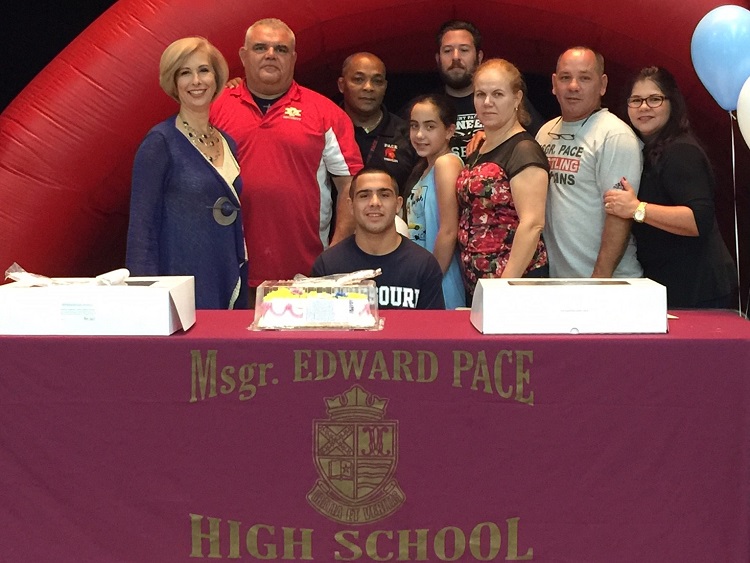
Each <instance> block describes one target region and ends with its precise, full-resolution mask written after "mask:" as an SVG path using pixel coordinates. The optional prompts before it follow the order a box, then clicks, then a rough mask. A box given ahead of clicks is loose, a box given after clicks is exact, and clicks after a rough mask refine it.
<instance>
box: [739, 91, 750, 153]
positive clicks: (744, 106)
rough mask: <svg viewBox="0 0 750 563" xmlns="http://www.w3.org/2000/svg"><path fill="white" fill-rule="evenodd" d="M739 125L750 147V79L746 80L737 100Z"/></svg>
mask: <svg viewBox="0 0 750 563" xmlns="http://www.w3.org/2000/svg"><path fill="white" fill-rule="evenodd" d="M737 123H739V125H740V132H741V133H742V136H743V137H744V138H745V142H746V143H747V146H748V147H750V77H748V79H747V80H745V84H744V85H743V86H742V89H741V90H740V97H739V99H738V100H737Z"/></svg>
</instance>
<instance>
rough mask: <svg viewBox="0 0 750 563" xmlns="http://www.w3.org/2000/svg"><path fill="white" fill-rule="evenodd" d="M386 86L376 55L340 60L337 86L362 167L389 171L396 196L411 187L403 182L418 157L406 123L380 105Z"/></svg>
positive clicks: (363, 54) (383, 66) (370, 54)
mask: <svg viewBox="0 0 750 563" xmlns="http://www.w3.org/2000/svg"><path fill="white" fill-rule="evenodd" d="M387 86H388V81H387V80H386V77H385V64H384V63H383V61H382V60H380V58H378V57H377V56H376V55H373V54H372V53H354V54H353V55H350V56H349V57H347V58H346V60H345V61H344V64H343V66H342V69H341V76H340V77H339V79H338V87H339V91H340V92H341V93H342V94H343V95H344V102H343V107H344V111H345V112H346V114H347V115H348V116H349V117H350V118H351V120H352V123H353V124H354V136H355V138H356V140H357V144H358V145H359V150H360V152H361V153H362V161H363V162H364V164H365V167H368V168H380V169H382V170H386V171H387V172H389V173H390V174H391V175H392V176H393V177H394V178H396V182H397V183H398V186H399V192H400V194H399V195H401V196H405V195H408V194H405V193H404V191H405V190H408V189H410V188H411V186H406V185H405V183H406V179H407V178H408V177H409V174H410V173H411V171H412V168H414V164H415V163H416V161H417V160H418V157H417V155H416V153H415V152H414V148H413V147H412V146H411V142H410V141H409V124H408V123H407V122H406V121H405V120H403V119H401V118H400V117H398V116H397V115H394V114H392V113H390V112H389V111H388V110H387V109H386V107H385V105H383V97H384V96H385V91H386V88H387Z"/></svg>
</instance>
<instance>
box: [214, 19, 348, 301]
mask: <svg viewBox="0 0 750 563" xmlns="http://www.w3.org/2000/svg"><path fill="white" fill-rule="evenodd" d="M240 59H242V64H243V66H244V68H245V80H243V82H242V85H241V86H240V87H239V88H231V89H226V90H225V91H224V92H223V93H222V94H221V96H220V97H219V98H218V99H217V100H216V101H215V102H214V104H213V106H212V108H211V121H212V123H213V124H214V125H215V126H216V127H219V128H221V129H223V130H224V131H226V132H227V133H228V134H229V135H230V136H231V137H232V138H233V139H234V140H235V141H236V142H237V151H238V154H239V160H240V163H239V164H240V173H241V175H242V181H243V184H244V187H243V190H242V196H241V198H240V201H241V204H242V218H243V225H244V228H245V239H246V241H247V250H248V259H249V283H250V287H251V288H255V287H257V286H258V285H259V284H260V283H261V282H263V281H264V280H276V279H291V278H292V277H293V276H294V275H295V274H297V273H303V274H309V272H310V270H311V268H312V264H313V261H314V260H315V258H316V257H317V256H318V255H319V254H320V253H321V252H322V251H323V250H324V249H325V248H326V247H327V246H328V241H329V235H330V229H331V221H332V217H333V209H334V207H333V206H334V202H333V198H334V195H333V194H334V191H333V187H334V185H335V188H336V190H337V192H338V196H337V199H336V224H335V228H334V230H333V238H332V239H331V244H336V243H337V242H338V241H340V240H342V239H344V238H346V237H347V236H349V235H350V234H352V232H353V231H354V221H353V218H352V214H351V211H350V210H349V209H348V207H347V198H348V195H349V185H350V184H351V178H352V176H353V175H354V174H356V173H357V172H358V171H359V170H360V168H362V158H361V156H360V152H359V147H358V146H357V143H356V141H355V139H354V129H353V126H352V122H351V120H350V119H349V117H348V116H347V115H346V114H345V113H344V112H343V110H341V108H339V107H338V106H336V104H334V103H333V102H332V101H331V100H329V99H328V98H326V97H324V96H322V95H321V94H318V93H317V92H313V91H312V90H309V89H307V88H303V87H301V86H299V85H298V84H297V83H296V82H295V81H294V63H295V61H296V60H297V53H296V52H295V38H294V33H293V32H292V30H291V29H289V27H288V26H287V25H286V24H285V23H284V22H282V21H280V20H277V19H263V20H259V21H257V22H255V23H254V24H253V25H252V26H250V28H249V29H248V30H247V33H246V35H245V44H244V46H243V47H242V48H241V49H240Z"/></svg>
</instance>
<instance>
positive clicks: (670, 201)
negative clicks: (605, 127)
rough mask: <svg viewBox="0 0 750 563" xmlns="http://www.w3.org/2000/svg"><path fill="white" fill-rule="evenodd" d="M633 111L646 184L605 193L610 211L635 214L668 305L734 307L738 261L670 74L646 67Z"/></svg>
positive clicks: (639, 239) (645, 262) (640, 241)
mask: <svg viewBox="0 0 750 563" xmlns="http://www.w3.org/2000/svg"><path fill="white" fill-rule="evenodd" d="M627 111H628V116H629V118H630V122H631V124H632V126H633V128H634V129H635V130H636V133H637V134H638V136H639V137H640V138H641V140H642V141H643V143H644V147H643V156H644V165H643V173H642V175H641V184H640V190H639V192H638V194H637V195H636V194H635V192H634V191H633V189H632V187H631V186H630V184H629V182H628V181H627V180H626V179H624V178H623V180H622V186H623V189H622V190H610V191H608V192H607V193H606V194H605V196H604V208H605V211H606V212H607V213H609V214H612V215H617V216H618V217H622V218H632V219H634V221H635V223H634V224H633V234H634V236H635V239H636V243H637V246H638V260H639V261H640V263H641V265H642V266H643V272H644V276H645V277H648V278H651V279H653V280H654V281H657V282H659V283H661V284H662V285H664V286H666V288H667V304H668V307H669V308H671V309H699V308H729V307H730V306H731V303H732V296H733V293H734V291H735V289H736V276H735V265H734V262H733V260H732V257H731V255H730V254H729V251H728V250H727V247H726V245H725V244H724V241H723V240H722V238H721V234H720V232H719V227H718V225H717V222H716V215H715V212H714V189H715V180H714V176H713V172H712V170H711V164H710V163H709V161H708V157H707V156H706V154H705V153H704V152H703V149H702V148H701V146H700V144H699V143H698V141H697V139H696V137H695V135H694V134H693V132H692V129H691V127H690V124H689V122H688V116H687V109H686V104H685V99H684V98H683V96H682V93H681V92H680V90H679V88H678V87H677V82H676V81H675V79H674V77H673V76H672V74H671V73H670V72H669V71H667V70H666V69H664V68H660V67H648V68H644V69H643V70H641V71H640V72H639V73H638V74H637V75H636V76H635V77H634V79H633V80H632V83H631V89H630V96H629V97H628V98H627Z"/></svg>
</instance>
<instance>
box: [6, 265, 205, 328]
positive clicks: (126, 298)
mask: <svg viewBox="0 0 750 563" xmlns="http://www.w3.org/2000/svg"><path fill="white" fill-rule="evenodd" d="M53 279H55V281H56V282H61V283H67V284H69V285H49V286H46V287H22V286H21V284H18V283H17V282H14V283H9V284H6V285H0V334H29V335H32V334H48V335H49V334H66V335H144V336H149V335H169V334H172V333H173V332H175V331H177V330H179V329H183V330H187V329H188V328H190V327H191V326H193V324H194V323H195V279H194V278H193V276H163V277H134V278H127V279H126V280H125V285H111V286H104V285H93V284H92V283H87V282H92V281H93V280H90V279H88V278H53Z"/></svg>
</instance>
